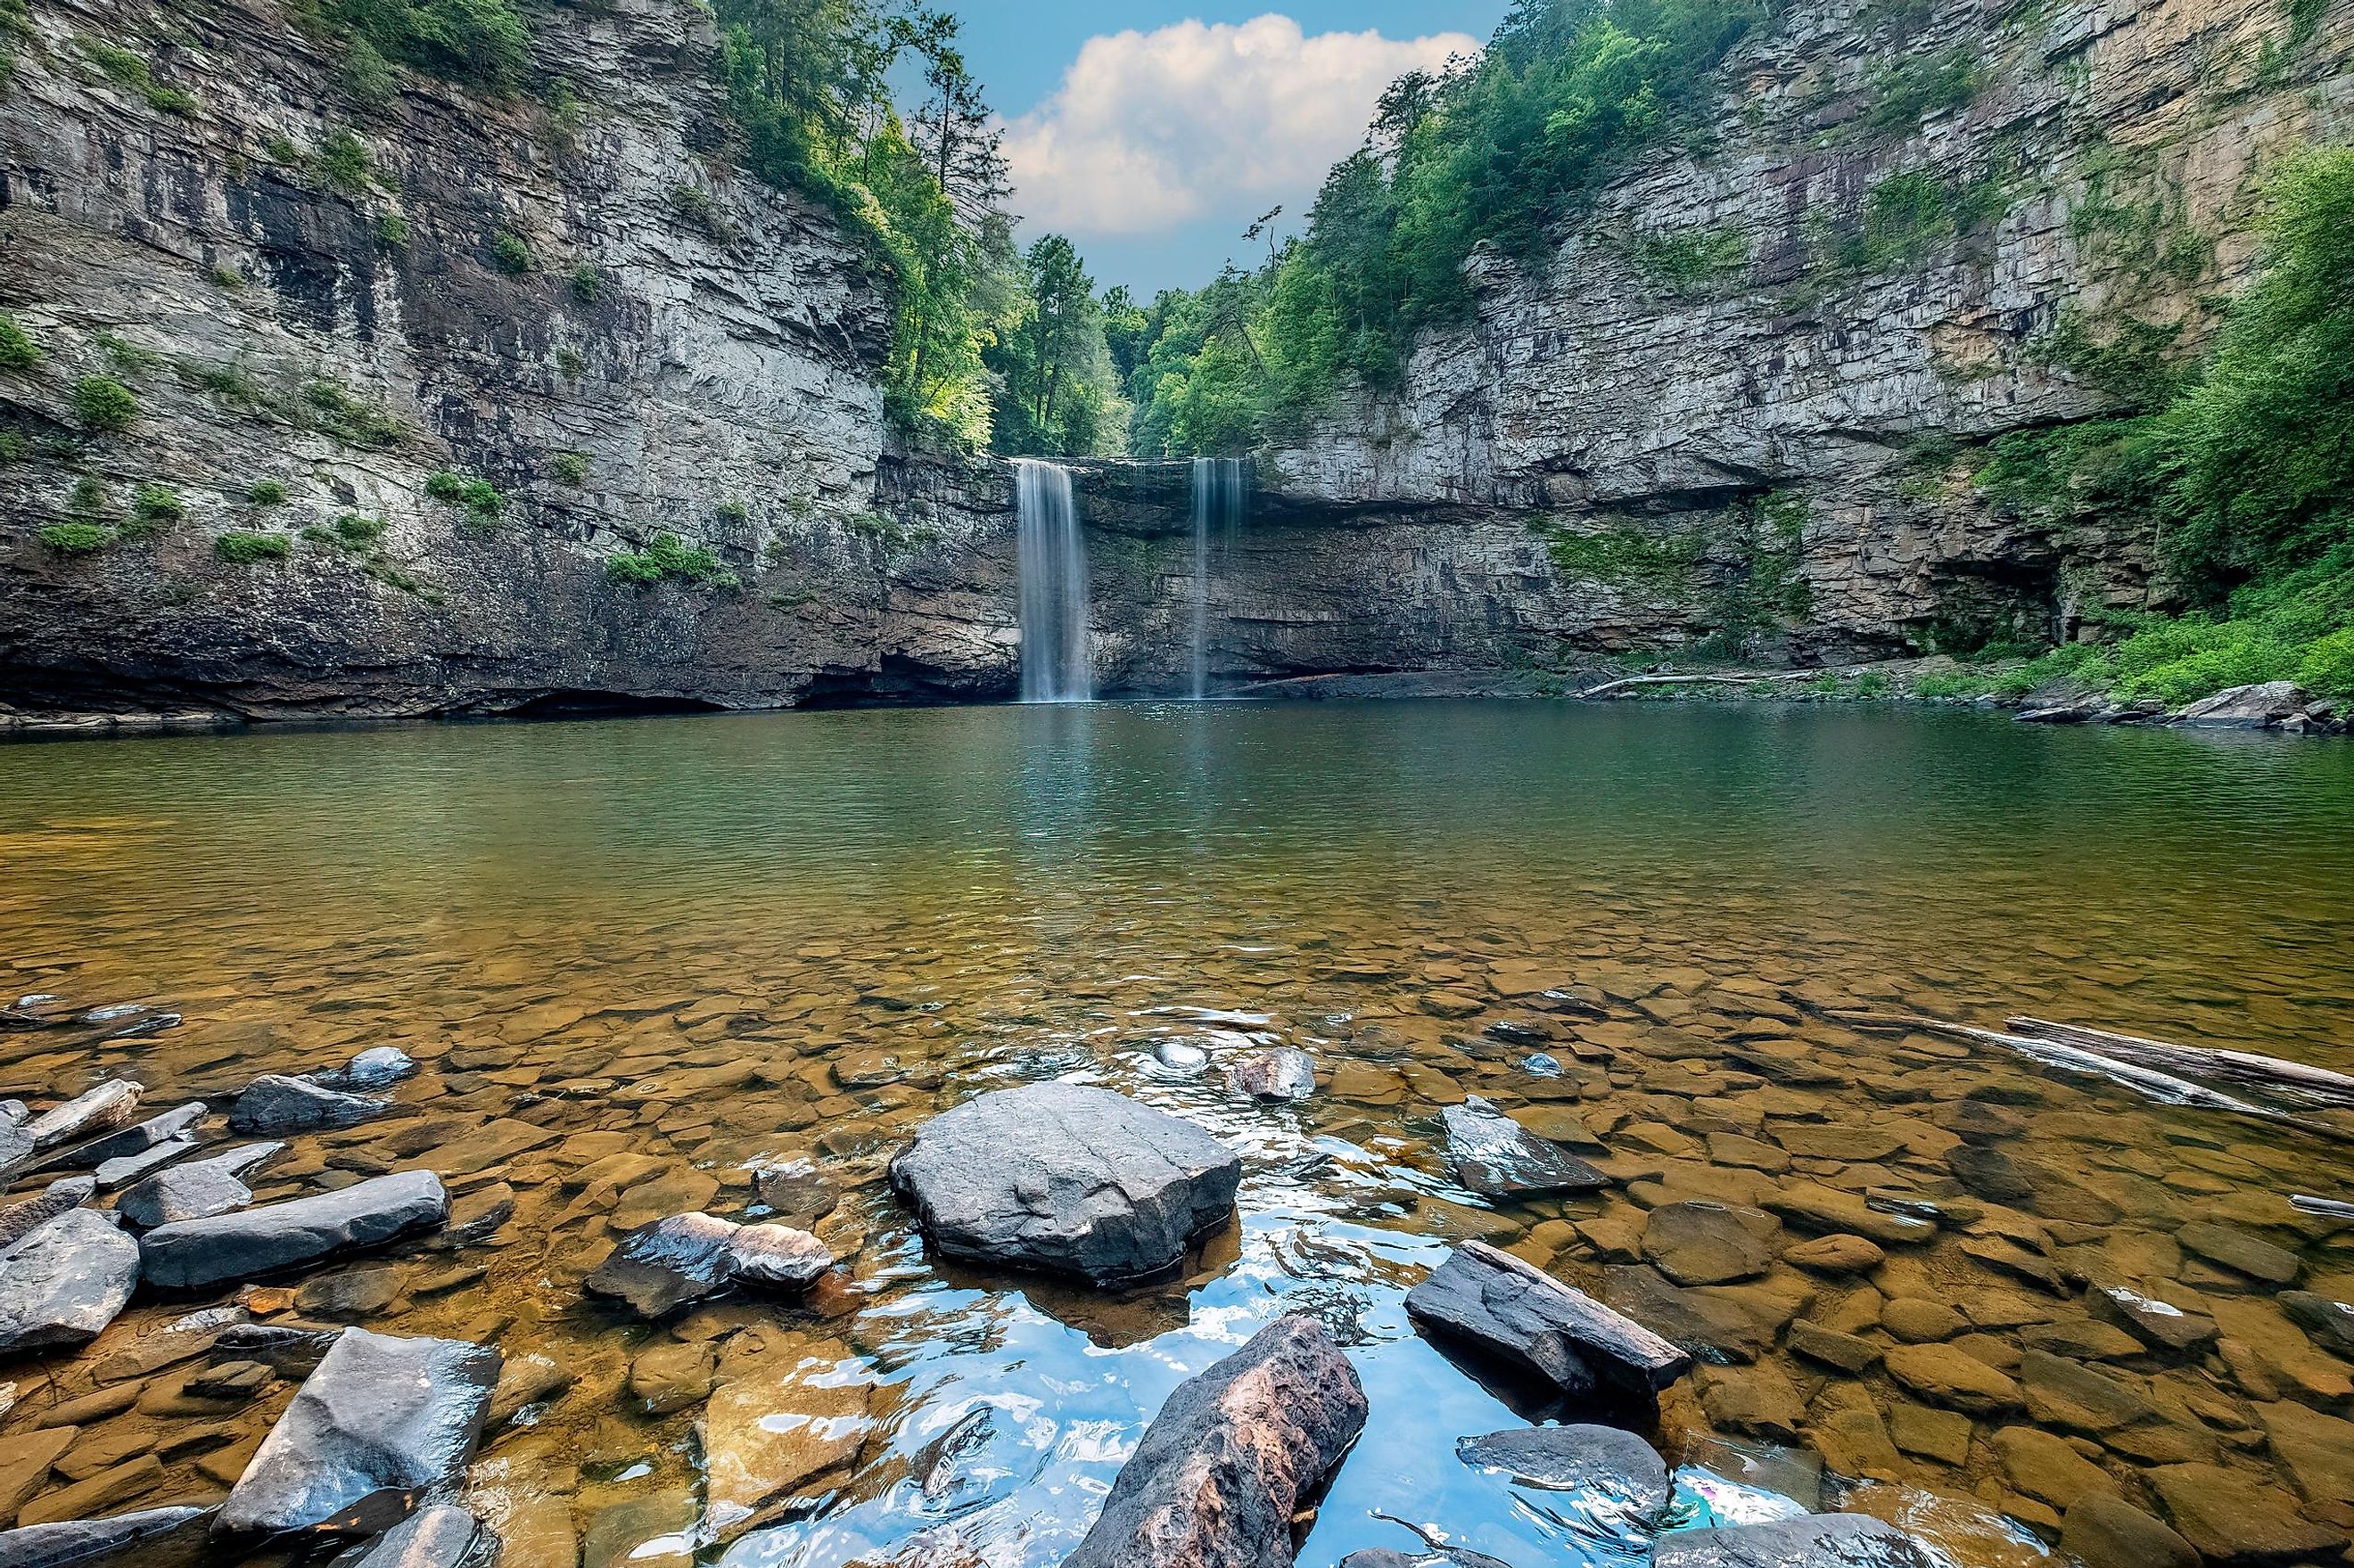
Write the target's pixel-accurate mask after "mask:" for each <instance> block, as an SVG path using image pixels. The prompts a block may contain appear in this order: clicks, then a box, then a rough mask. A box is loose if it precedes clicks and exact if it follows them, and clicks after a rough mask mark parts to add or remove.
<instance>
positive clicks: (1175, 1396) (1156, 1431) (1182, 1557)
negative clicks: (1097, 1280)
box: [1063, 1312, 1365, 1568]
mask: <svg viewBox="0 0 2354 1568" xmlns="http://www.w3.org/2000/svg"><path fill="white" fill-rule="evenodd" d="M1364 1425H1365V1394H1364V1390H1363V1387H1362V1386H1361V1385H1360V1384H1359V1383H1358V1381H1357V1373H1356V1369H1354V1368H1353V1367H1352V1366H1351V1365H1350V1364H1349V1361H1348V1358H1347V1357H1346V1356H1343V1355H1342V1354H1341V1351H1340V1350H1339V1349H1338V1348H1337V1347H1336V1346H1334V1344H1333V1343H1332V1341H1331V1338H1330V1337H1329V1336H1328V1335H1327V1334H1326V1333H1325V1332H1324V1328H1323V1325H1322V1324H1321V1323H1320V1322H1318V1321H1317V1320H1316V1319H1315V1318H1314V1317H1312V1316H1311V1315H1310V1314H1307V1313H1304V1312H1303V1313H1293V1314H1291V1315H1290V1316H1288V1317H1284V1318H1278V1319H1276V1320H1275V1321H1274V1322H1273V1323H1270V1324H1268V1325H1267V1327H1266V1328H1264V1329H1261V1330H1259V1331H1258V1332H1257V1333H1256V1334H1254V1335H1252V1336H1251V1338H1250V1341H1249V1342H1248V1343H1247V1344H1246V1345H1244V1346H1243V1348H1242V1349H1241V1350H1239V1351H1235V1353H1234V1354H1232V1355H1230V1356H1228V1357H1226V1358H1225V1360H1223V1361H1219V1362H1217V1363H1216V1364H1214V1366H1212V1367H1210V1368H1209V1369H1208V1370H1207V1371H1205V1372H1200V1373H1197V1374H1196V1375H1194V1376H1193V1377H1192V1378H1189V1379H1187V1380H1186V1381H1185V1382H1184V1383H1180V1384H1178V1385H1177V1387H1176V1389H1175V1390H1174V1391H1172V1393H1170V1395H1169V1398H1168V1400H1167V1401H1166V1402H1165V1403H1163V1404H1162V1405H1161V1413H1160V1414H1158V1415H1155V1416H1154V1417H1153V1418H1152V1424H1151V1425H1150V1426H1148V1427H1146V1428H1145V1432H1144V1436H1143V1437H1142V1439H1141V1440H1140V1441H1139V1442H1138V1444H1137V1446H1136V1452H1135V1453H1133V1454H1132V1455H1130V1456H1129V1460H1128V1463H1127V1464H1125V1465H1123V1466H1121V1467H1120V1471H1119V1477H1118V1478H1116V1479H1115V1480H1114V1481H1113V1482H1112V1486H1111V1492H1110V1494H1109V1495H1108V1497H1106V1498H1105V1499H1104V1507H1103V1512H1102V1513H1101V1514H1100V1515H1099V1516H1098V1517H1097V1520H1096V1522H1095V1525H1094V1527H1093V1528H1091V1529H1090V1530H1089V1531H1087V1539H1086V1540H1084V1541H1082V1542H1079V1547H1078V1550H1077V1551H1076V1552H1072V1553H1071V1554H1070V1555H1069V1556H1068V1557H1066V1558H1065V1559H1064V1562H1063V1568H1279V1565H1283V1564H1288V1563H1290V1562H1291V1560H1292V1541H1291V1521H1292V1520H1293V1518H1294V1516H1295V1515H1296V1514H1297V1513H1298V1512H1299V1509H1300V1507H1301V1506H1302V1505H1303V1504H1304V1503H1306V1502H1308V1501H1309V1500H1310V1499H1313V1498H1314V1497H1315V1496H1316V1494H1317V1493H1318V1491H1319V1490H1320V1489H1321V1488H1322V1487H1323V1485H1324V1483H1325V1481H1326V1479H1327V1478H1329V1477H1330V1476H1331V1473H1332V1471H1333V1470H1334V1469H1335V1468H1336V1467H1338V1466H1339V1465H1340V1463H1341V1456H1342V1455H1344V1454H1346V1453H1347V1452H1348V1448H1349V1445H1350V1444H1351V1443H1352V1442H1353V1441H1354V1440H1355V1439H1356V1436H1357V1434H1358V1433H1359V1432H1360V1431H1361V1430H1363V1426H1364Z"/></svg>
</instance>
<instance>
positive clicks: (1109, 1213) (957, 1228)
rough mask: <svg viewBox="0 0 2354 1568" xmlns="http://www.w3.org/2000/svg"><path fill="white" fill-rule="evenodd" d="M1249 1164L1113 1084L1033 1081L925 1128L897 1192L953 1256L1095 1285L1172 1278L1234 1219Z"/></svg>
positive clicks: (895, 1166) (904, 1155) (905, 1154)
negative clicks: (1191, 1249) (1200, 1241)
mask: <svg viewBox="0 0 2354 1568" xmlns="http://www.w3.org/2000/svg"><path fill="white" fill-rule="evenodd" d="M1241 1183H1242V1161H1241V1160H1239V1159H1238V1158H1236V1156H1235V1153H1234V1151H1233V1150H1229V1149H1228V1148H1226V1147H1225V1145H1224V1144H1222V1143H1220V1142H1219V1141H1218V1140H1217V1139H1214V1138H1213V1137H1211V1136H1210V1135H1209V1134H1208V1133H1206V1132H1204V1131H1203V1130H1202V1129H1201V1128H1198V1127H1195V1126H1193V1124H1192V1123H1191V1122H1186V1121H1181V1120H1179V1119H1178V1118H1175V1117H1173V1116H1170V1115H1168V1114H1166V1113H1165V1112H1162V1111H1157V1110H1154V1109H1153V1108H1152V1107H1150V1106H1145V1105H1140V1104H1139V1103H1137V1102H1136V1101H1134V1100H1131V1099H1129V1098H1128V1097H1126V1096H1124V1095H1116V1094H1114V1093H1112V1092H1111V1091H1110V1090H1108V1089H1098V1088H1091V1087H1088V1086H1084V1085H1078V1084H1064V1083H1047V1084H1027V1085H1024V1086H1022V1087H1020V1088H1013V1089H1001V1090H998V1091H997V1092H995V1093H993V1094H986V1095H982V1096H981V1097H978V1098H976V1099H970V1100H967V1101H966V1102H965V1103H964V1104H962V1105H960V1106H959V1107H956V1108H955V1109H953V1110H950V1111H946V1112H943V1113H942V1114H941V1115H939V1116H936V1117H934V1118H932V1119H931V1120H930V1121H928V1122H926V1123H925V1124H924V1125H923V1127H922V1128H919V1129H918V1130H917V1134H916V1140H915V1142H914V1143H912V1144H910V1145H909V1146H908V1147H907V1149H906V1150H903V1151H902V1152H901V1153H900V1155H899V1156H898V1158H897V1159H896V1160H893V1161H892V1162H891V1184H892V1186H893V1187H894V1188H896V1190H897V1191H898V1192H899V1194H900V1196H901V1197H902V1198H904V1199H905V1200H906V1201H907V1202H908V1204H909V1205H910V1206H912V1207H913V1208H914V1209H915V1211H916V1217H917V1223H918V1224H920V1225H921V1226H922V1227H923V1231H924V1234H925V1235H926V1236H927V1237H928V1238H929V1239H930V1241H931V1243H932V1245H934V1246H935V1247H937V1248H938V1249H939V1250H940V1252H942V1253H943V1254H945V1255H948V1256H949V1257H958V1258H967V1259H970V1260H972V1261H974V1262H978V1263H986V1264H992V1265H996V1266H1001V1267H1008V1268H1029V1269H1037V1270H1041V1271H1043V1272H1046V1273H1051V1274H1061V1275H1069V1276H1075V1277H1078V1278H1081V1279H1085V1280H1087V1281H1089V1282H1090V1283H1093V1284H1097V1285H1117V1284H1125V1283H1129V1282H1131V1281H1135V1280H1140V1279H1149V1278H1151V1277H1155V1276H1159V1275H1163V1274H1167V1273H1169V1272H1170V1271H1172V1270H1173V1269H1174V1268H1176V1267H1177V1266H1178V1265H1179V1263H1180V1262H1182V1260H1183V1258H1184V1255H1185V1249H1186V1247H1187V1246H1188V1245H1191V1244H1192V1243H1193V1241H1194V1240H1195V1239H1196V1238H1198V1237H1201V1236H1203V1235H1206V1234H1209V1233H1210V1232H1212V1231H1214V1230H1216V1229H1218V1228H1219V1227H1220V1226H1222V1225H1224V1224H1226V1222H1227V1221H1228V1220H1229V1219H1230V1218H1231V1217H1232V1215H1233V1213H1234V1204H1235V1188H1236V1187H1238V1186H1240V1185H1241Z"/></svg>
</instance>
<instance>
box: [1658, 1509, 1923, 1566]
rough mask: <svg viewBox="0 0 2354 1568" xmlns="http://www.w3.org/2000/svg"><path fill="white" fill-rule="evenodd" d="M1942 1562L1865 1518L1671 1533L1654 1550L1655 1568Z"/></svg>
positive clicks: (1824, 1516) (1822, 1517)
mask: <svg viewBox="0 0 2354 1568" xmlns="http://www.w3.org/2000/svg"><path fill="white" fill-rule="evenodd" d="M1939 1561H1940V1560H1939V1559H1937V1558H1934V1557H1932V1556H1930V1554H1929V1553H1928V1552H1925V1551H1924V1550H1922V1548H1921V1546H1920V1544H1919V1543H1918V1542H1915V1541H1914V1539H1913V1538H1912V1537H1911V1536H1909V1535H1906V1534H1905V1533H1904V1532H1903V1531H1901V1530H1899V1529H1897V1528H1896V1527H1895V1526H1894V1525H1893V1524H1887V1523H1883V1522H1882V1520H1876V1519H1873V1518H1872V1517H1871V1516H1870V1515H1869V1514H1861V1513H1811V1514H1808V1515H1807V1516H1806V1517H1804V1518H1803V1519H1781V1520H1774V1521H1773V1522H1772V1523H1770V1524H1744V1525H1741V1526H1738V1527H1735V1528H1734V1529H1730V1530H1679V1531H1670V1532H1669V1533H1668V1534H1666V1535H1662V1536H1661V1537H1659V1543H1658V1544H1657V1545H1656V1546H1654V1547H1653V1548H1652V1550H1651V1563H1652V1568H1935V1564H1936V1563H1938V1562H1939Z"/></svg>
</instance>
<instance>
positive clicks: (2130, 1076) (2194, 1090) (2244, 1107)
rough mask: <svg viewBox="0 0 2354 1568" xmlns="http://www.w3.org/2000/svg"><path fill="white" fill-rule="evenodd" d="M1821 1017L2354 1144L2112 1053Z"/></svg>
mask: <svg viewBox="0 0 2354 1568" xmlns="http://www.w3.org/2000/svg"><path fill="white" fill-rule="evenodd" d="M1823 1016H1824V1017H1825V1018H1828V1019H1829V1020H1830V1021H1831V1022H1834V1023H1844V1024H1847V1025H1848V1026H1849V1027H1850V1028H1853V1029H1882V1030H1890V1029H1917V1030H1919V1031H1921V1032H1922V1033H1926V1034H1943V1035H1946V1036H1948V1037H1949V1038H1952V1039H1956V1040H1968V1041H1974V1042H1976V1043H1978V1044H1982V1045H1999V1046H2001V1047H2003V1048H2004V1049H2005V1050H2008V1051H2015V1052H2017V1053H2018V1054H2020V1055H2022V1056H2024V1057H2026V1058H2027V1059H2028V1060H2030V1061H2031V1062H2041V1063H2042V1064H2043V1065H2046V1066H2051V1067H2061V1068H2064V1069H2066V1070H2067V1071H2069V1072H2073V1073H2086V1074H2090V1075H2093V1076H2094V1077H2102V1078H2108V1079H2111V1080H2113V1081H2114V1082H2116V1083H2120V1084H2123V1085H2125V1086H2126V1087H2127V1088H2131V1089H2135V1090H2137V1091H2138V1092H2140V1093H2141V1094H2142V1095H2144V1096H2146V1097H2148V1098H2150V1099H2153V1100H2156V1101H2158V1103H2159V1104H2161V1105H2172V1106H2186V1107H2190V1108H2192V1109H2195V1110H2211V1111H2221V1112H2224V1113H2225V1114H2227V1115H2230V1116H2244V1117H2249V1118H2253V1119H2255V1120H2258V1121H2265V1122H2270V1123H2272V1124H2273V1125H2274V1127H2285V1128H2295V1129H2296V1131H2298V1132H2303V1133H2309V1134H2311V1135H2312V1136H2313V1137H2315V1138H2321V1139H2328V1140H2329V1141H2330V1142H2332V1143H2354V1128H2342V1127H2333V1126H2332V1125H2330V1124H2329V1123H2328V1122H2326V1121H2315V1120H2313V1119H2312V1118H2308V1117H2301V1116H2296V1115H2295V1114H2293V1113H2291V1112H2288V1111H2280V1110H2274V1109H2273V1108H2272V1107H2270V1106H2260V1105H2256V1104H2254V1103H2253V1102H2252V1101H2248V1100H2243V1099H2241V1098H2240V1097H2237V1096H2236V1095H2227V1094H2225V1093H2223V1091H2222V1090H2221V1089H2211V1088H2209V1087H2208V1086H2206V1085H2204V1084H2194V1083H2192V1082H2190V1080H2189V1079H2188V1078H2178V1077H2176V1076H2175V1075H2173V1074H2171V1073H2161V1072H2158V1070H2156V1069H2155V1068H2151V1067H2137V1066H2136V1065H2133V1064H2132V1063H2130V1062H2120V1061H2118V1060H2117V1059H2116V1058H2115V1057H2113V1056H2104V1055H2101V1054H2099V1053H2097V1052H2094V1051H2085V1050H2082V1049H2080V1048H2078V1047H2076V1046H2073V1045H2066V1044H2061V1043H2060V1042H2059V1041H2057V1040H2038V1039H2035V1038H2034V1037H2032V1036H2031V1035H2025V1034H2005V1033H2001V1032H2000V1031H1999V1030H1993V1029H1979V1028H1976V1027H1974V1026H1972V1025H1970V1024H1967V1023H1949V1022H1946V1020H1944V1019H1942V1018H1924V1017H1920V1016H1918V1015H1916V1014H1913V1013H1889V1012H1847V1011H1842V1010H1840V1009H1836V1008H1833V1009H1826V1010H1825V1012H1824V1013H1823Z"/></svg>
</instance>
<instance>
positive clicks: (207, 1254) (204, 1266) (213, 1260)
mask: <svg viewBox="0 0 2354 1568" xmlns="http://www.w3.org/2000/svg"><path fill="white" fill-rule="evenodd" d="M449 1212H450V1197H449V1194H448V1193H447V1192H444V1191H443V1190H442V1187H441V1179H440V1177H438V1176H436V1175H434V1174H433V1173H432V1172H431V1171H395V1172H394V1173H393V1174H391V1175H389V1176H377V1177H373V1178H371V1179H370V1180H368V1181H358V1182H355V1183H353V1184H352V1185H351V1186H349V1187H345V1188H342V1189H340V1190H338V1191H335V1192H322V1193H319V1194H317V1195H316V1196H313V1197H309V1198H296V1199H293V1200H292V1201H290V1202H283V1203H270V1204H265V1205H264V1206H262V1207H261V1208H259V1209H243V1210H238V1211H235V1212H233V1213H225V1214H215V1215H213V1216H211V1217H209V1218H207V1219H201V1220H175V1221H174V1222H172V1223H171V1224H163V1225H158V1226H156V1227H155V1228H154V1230H152V1231H149V1232H148V1233H147V1234H145V1235H143V1236H142V1237H141V1238H140V1239H139V1251H140V1255H141V1258H142V1260H143V1266H144V1267H145V1269H146V1277H147V1279H148V1281H149V1283H151V1284H153V1285H155V1286H158V1287H162V1288H164V1289H167V1290H202V1289H205V1288H207V1287H211V1286H215V1285H220V1284H224V1283H226V1282H228V1281H229V1280H233V1279H249V1278H253V1277H257V1276H260V1275H266V1274H272V1273H275V1272H277V1271H278V1270H280V1269H285V1268H292V1267H295V1266H299V1265H302V1264H312V1263H317V1262H320V1261H321V1260H323V1259H325V1258H330V1257H336V1256H340V1255H344V1254H345V1253H351V1252H358V1251H362V1250H364V1249H366V1248H368V1247H373V1246H381V1245H384V1244H386V1243H387V1242H390V1241H395V1240H398V1238H399V1237H401V1236H405V1235H410V1234H415V1233H417V1232H419V1231H424V1230H429V1229H431V1228H432V1227H433V1226H435V1225H438V1224H440V1223H441V1222H442V1220H443V1219H444V1218H445V1217H447V1215H448V1213H449Z"/></svg>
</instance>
